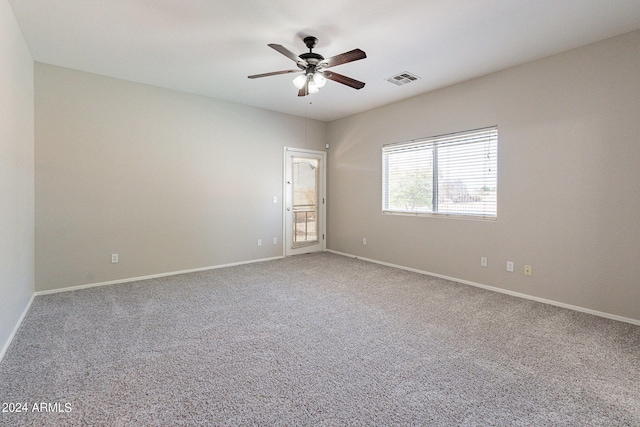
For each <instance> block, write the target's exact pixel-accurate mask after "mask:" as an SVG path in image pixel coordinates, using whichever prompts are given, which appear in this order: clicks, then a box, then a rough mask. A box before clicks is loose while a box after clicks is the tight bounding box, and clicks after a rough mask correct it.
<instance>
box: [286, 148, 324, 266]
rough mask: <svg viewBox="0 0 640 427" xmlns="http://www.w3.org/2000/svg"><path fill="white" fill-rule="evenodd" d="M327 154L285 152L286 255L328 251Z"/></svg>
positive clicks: (300, 151) (317, 152)
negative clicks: (326, 232)
mask: <svg viewBox="0 0 640 427" xmlns="http://www.w3.org/2000/svg"><path fill="white" fill-rule="evenodd" d="M324 170H325V153H323V152H322V151H311V150H302V149H295V148H286V149H285V184H284V185H285V204H284V207H285V212H284V218H285V219H284V229H285V230H284V234H285V255H295V254H301V253H308V252H315V251H322V250H324V249H325V176H324Z"/></svg>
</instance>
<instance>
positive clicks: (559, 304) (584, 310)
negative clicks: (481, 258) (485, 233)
mask: <svg viewBox="0 0 640 427" xmlns="http://www.w3.org/2000/svg"><path fill="white" fill-rule="evenodd" d="M327 252H331V253H334V254H336V255H342V256H346V257H349V258H356V259H360V260H362V261H367V262H372V263H375V264H381V265H386V266H388V267H394V268H399V269H401V270H407V271H412V272H414V273H420V274H426V275H428V276H434V277H439V278H441V279H445V280H451V281H453V282H458V283H462V284H465V285H470V286H475V287H477V288H482V289H487V290H489V291H494V292H500V293H503V294H507V295H511V296H514V297H518V298H524V299H528V300H532V301H537V302H541V303H544V304H549V305H554V306H556V307H562V308H568V309H569V310H574V311H579V312H582V313H588V314H593V315H594V316H599V317H605V318H607V319H612V320H617V321H620V322H625V323H631V324H632V325H638V326H640V320H638V319H631V318H628V317H622V316H618V315H615V314H610V313H605V312H602V311H597V310H591V309H589V308H584V307H579V306H576V305H571V304H565V303H563V302H558V301H553V300H549V299H545V298H539V297H535V296H532V295H527V294H523V293H520V292H514V291H510V290H508V289H502V288H496V287H495V286H489V285H483V284H482V283H476V282H471V281H469V280H464V279H458V278H455V277H450V276H444V275H442V274H437V273H431V272H429V271H424V270H418V269H416V268H411V267H405V266H403V265H397V264H392V263H389V262H384V261H378V260H375V259H370V258H363V257H360V256H357V255H352V254H347V253H343V252H338V251H334V250H331V249H327Z"/></svg>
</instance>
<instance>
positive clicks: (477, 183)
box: [382, 126, 498, 218]
mask: <svg viewBox="0 0 640 427" xmlns="http://www.w3.org/2000/svg"><path fill="white" fill-rule="evenodd" d="M497 188H498V128H497V127H496V126H494V127H490V128H485V129H478V130H472V131H466V132H459V133H454V134H448V135H441V136H434V137H431V138H426V139H422V140H417V141H410V142H401V143H396V144H387V145H385V146H383V147H382V210H383V211H384V212H385V213H403V214H430V215H455V216H465V217H467V216H470V217H479V218H496V217H497Z"/></svg>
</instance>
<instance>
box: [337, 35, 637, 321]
mask: <svg viewBox="0 0 640 427" xmlns="http://www.w3.org/2000/svg"><path fill="white" fill-rule="evenodd" d="M413 71H416V72H418V71H419V70H413ZM424 72H428V71H424ZM424 72H423V73H424ZM639 76H640V32H633V33H629V34H627V35H624V36H621V37H617V38H614V39H610V40H606V41H603V42H600V43H597V44H594V45H590V46H587V47H584V48H580V49H577V50H573V51H570V52H567V53H563V54H559V55H556V56H553V57H549V58H546V59H543V60H539V61H536V62H533V63H529V64H526V65H522V66H519V67H515V68H512V69H509V70H506V71H502V72H498V73H495V74H492V75H489V76H485V77H483V78H479V79H476V80H472V81H468V82H466V83H462V84H458V85H455V86H452V87H449V88H445V89H442V90H439V91H435V92H432V93H428V94H426V95H423V96H419V97H416V98H413V99H409V100H406V101H403V102H399V103H396V104H393V105H388V106H385V107H381V108H378V109H375V110H372V111H368V112H365V113H362V114H358V115H355V116H352V117H349V118H345V119H342V120H338V121H335V122H332V123H330V124H329V127H328V134H327V135H328V141H329V142H330V143H331V150H330V151H329V159H328V164H329V173H328V176H329V184H328V186H329V195H328V199H329V204H328V210H329V212H328V221H329V226H328V244H327V246H328V248H329V249H331V250H335V251H339V252H343V253H348V254H353V255H357V256H361V257H366V258H370V259H375V260H378V261H383V262H389V263H394V264H398V265H402V266H407V267H411V268H416V269H419V270H424V271H429V272H433V273H436V274H441V275H445V276H450V277H455V278H458V279H463V280H467V281H471V282H475V283H480V284H484V285H488V286H494V287H499V288H503V289H506V290H509V291H514V292H519V293H524V294H527V295H530V296H534V297H538V298H544V299H548V300H552V301H556V302H559V303H563V304H570V305H575V306H578V307H582V308H585V309H589V310H595V311H600V312H604V313H608V314H612V315H615V316H622V317H626V318H630V319H636V320H640V304H639V301H640V184H639V183H640V78H639ZM389 90H402V88H395V87H390V88H389ZM491 125H498V126H499V190H498V220H497V221H495V222H488V221H474V220H455V219H439V218H425V217H409V216H391V215H383V214H382V213H381V148H382V145H383V144H386V143H391V142H399V141H405V140H410V139H415V138H420V137H427V136H432V135H439V134H445V133H450V132H455V131H461V130H467V129H475V128H480V127H485V126H491ZM363 237H366V238H367V246H363V245H362V238H363ZM481 256H486V257H488V259H489V267H487V268H483V267H480V257H481ZM507 261H513V262H514V263H515V272H514V273H507V272H506V262H507ZM525 264H529V265H532V266H533V276H531V277H525V276H524V275H523V266H524V265H525Z"/></svg>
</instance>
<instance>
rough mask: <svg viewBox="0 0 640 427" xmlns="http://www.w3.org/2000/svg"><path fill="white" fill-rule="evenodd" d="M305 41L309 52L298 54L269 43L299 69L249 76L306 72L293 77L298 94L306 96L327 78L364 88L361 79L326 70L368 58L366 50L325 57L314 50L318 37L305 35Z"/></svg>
mask: <svg viewBox="0 0 640 427" xmlns="http://www.w3.org/2000/svg"><path fill="white" fill-rule="evenodd" d="M303 41H304V44H306V45H307V47H308V48H309V52H308V53H302V54H300V55H296V54H295V53H293V52H291V51H290V50H289V49H287V48H286V47H284V46H282V45H279V44H274V43H270V44H269V45H268V46H269V47H270V48H272V49H275V50H277V51H278V52H280V53H281V54H283V55H284V56H286V57H287V58H289V59H291V60H292V61H294V62H295V63H296V65H297V66H298V69H294V70H283V71H273V72H271V73H264V74H254V75H252V76H249V78H250V79H257V78H260V77H268V76H276V75H278V74H288V73H300V72H304V74H301V75H299V76H297V77H296V78H295V79H293V84H294V86H295V87H297V88H298V96H306V95H308V94H310V93H316V92H318V90H319V89H320V88H321V87H323V86H324V85H325V84H326V82H327V79H329V80H333V81H334V82H338V83H342V84H343V85H347V86H350V87H352V88H354V89H362V88H363V87H364V83H363V82H361V81H358V80H355V79H352V78H351V77H347V76H343V75H342V74H338V73H334V72H333V71H325V70H326V69H327V68H331V67H335V66H336V65H341V64H346V63H347V62H353V61H357V60H359V59H364V58H366V57H367V54H366V53H364V51H362V50H360V49H353V50H350V51H349V52H345V53H341V54H340V55H336V56H332V57H331V58H327V59H325V58H324V56H322V55H320V54H317V53H315V52H313V48H314V47H315V45H316V43H318V39H317V38H315V37H313V36H308V37H305V38H304V39H303Z"/></svg>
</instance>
